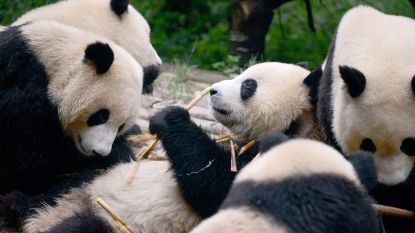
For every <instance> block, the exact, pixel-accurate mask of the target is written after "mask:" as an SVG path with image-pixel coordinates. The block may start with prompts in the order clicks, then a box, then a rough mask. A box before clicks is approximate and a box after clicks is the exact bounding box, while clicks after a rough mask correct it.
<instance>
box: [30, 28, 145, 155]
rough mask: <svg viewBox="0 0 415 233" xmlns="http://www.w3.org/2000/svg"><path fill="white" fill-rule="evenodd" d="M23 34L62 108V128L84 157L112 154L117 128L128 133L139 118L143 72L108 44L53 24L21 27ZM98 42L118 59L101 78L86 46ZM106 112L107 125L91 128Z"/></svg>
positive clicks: (103, 40)
mask: <svg viewBox="0 0 415 233" xmlns="http://www.w3.org/2000/svg"><path fill="white" fill-rule="evenodd" d="M22 31H23V36H24V37H26V38H27V40H28V44H29V46H30V48H31V49H32V50H33V51H34V52H35V54H36V56H37V57H38V59H39V60H40V61H41V62H42V63H43V64H44V66H45V68H46V71H47V73H48V75H49V78H50V83H49V86H48V91H49V96H50V97H51V100H52V103H54V104H55V105H56V106H57V107H58V113H59V117H60V120H61V124H62V127H63V128H64V129H65V131H66V132H67V133H68V134H69V135H71V136H72V138H73V139H74V140H75V142H76V144H77V146H78V149H79V150H81V152H83V153H84V154H86V155H92V150H95V151H101V152H102V153H103V154H102V155H106V154H108V151H110V149H111V145H112V143H113V141H114V139H115V136H116V135H117V134H116V132H117V131H118V128H119V127H120V126H121V125H122V124H124V123H125V127H124V129H128V128H130V127H131V126H132V125H133V124H134V123H135V122H136V119H137V118H138V114H139V108H140V105H141V89H142V85H143V84H142V77H143V71H142V68H141V66H140V65H139V64H138V63H137V62H136V61H135V60H134V58H133V57H131V55H130V54H129V53H127V52H126V51H125V50H124V49H122V48H121V47H119V46H118V45H117V44H115V43H113V42H111V41H110V40H108V39H105V38H102V37H100V36H98V35H96V34H94V33H90V32H87V31H84V30H80V29H77V28H73V27H70V26H66V25H63V24H60V23H57V22H54V21H36V22H34V23H31V24H28V25H24V26H22ZM97 41H100V42H103V43H107V44H109V45H110V47H111V49H112V50H113V53H114V57H115V58H114V62H113V64H112V66H111V67H110V69H109V70H108V71H107V72H106V73H104V74H101V75H97V74H96V69H95V66H94V65H93V64H90V63H88V62H87V61H85V58H84V53H85V49H86V48H87V46H88V45H89V44H92V43H95V42H97ZM102 108H106V109H108V110H109V111H110V116H109V120H108V121H107V122H106V123H105V124H103V125H101V126H100V127H92V128H91V127H89V126H88V125H87V124H86V121H87V119H88V117H89V116H90V115H92V114H93V113H95V112H96V111H98V110H100V109H102ZM114 132H115V133H114ZM120 133H122V132H120ZM81 138H82V143H80V139H81ZM81 144H82V145H81Z"/></svg>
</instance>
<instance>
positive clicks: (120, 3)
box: [111, 0, 129, 16]
mask: <svg viewBox="0 0 415 233" xmlns="http://www.w3.org/2000/svg"><path fill="white" fill-rule="evenodd" d="M128 4H129V1H128V0H111V9H112V11H114V13H115V14H117V15H118V16H121V15H122V14H124V12H126V11H127V10H128Z"/></svg>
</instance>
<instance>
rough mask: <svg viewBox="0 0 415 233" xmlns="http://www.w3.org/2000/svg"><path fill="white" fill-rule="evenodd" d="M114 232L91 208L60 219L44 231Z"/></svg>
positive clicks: (58, 232) (76, 232) (75, 232)
mask: <svg viewBox="0 0 415 233" xmlns="http://www.w3.org/2000/svg"><path fill="white" fill-rule="evenodd" d="M92 232H94V233H95V232H96V233H116V231H114V230H113V228H112V227H111V225H110V224H109V223H108V222H106V221H105V220H104V219H102V218H101V217H99V216H97V215H95V214H94V213H93V212H92V211H91V210H86V211H84V212H81V213H77V214H75V216H73V217H69V218H65V219H62V220H61V223H59V224H57V225H55V226H54V227H53V228H52V229H50V230H48V231H45V232H44V233H92Z"/></svg>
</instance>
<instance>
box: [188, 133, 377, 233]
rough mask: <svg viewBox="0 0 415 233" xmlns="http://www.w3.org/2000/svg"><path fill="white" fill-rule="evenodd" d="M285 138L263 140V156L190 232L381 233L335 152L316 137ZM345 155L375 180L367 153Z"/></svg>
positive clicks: (345, 164)
mask: <svg viewBox="0 0 415 233" xmlns="http://www.w3.org/2000/svg"><path fill="white" fill-rule="evenodd" d="M286 140H287V138H286V137H285V136H284V135H281V134H279V135H278V134H273V135H270V136H268V137H267V138H265V139H264V140H262V144H261V154H262V155H261V156H260V157H259V158H258V159H256V160H255V161H252V162H251V163H250V164H249V165H247V166H246V167H245V168H243V169H242V171H241V172H240V173H239V174H238V175H237V177H236V179H235V182H234V184H233V185H232V188H231V190H230V192H229V195H228V196H227V197H226V199H225V201H224V203H223V204H222V206H221V208H220V210H219V212H218V213H216V214H215V215H213V216H212V217H210V218H208V219H206V220H205V221H203V222H202V223H201V224H200V225H199V226H197V227H196V228H195V229H194V230H193V231H192V233H214V232H215V233H225V232H226V233H232V232H234V233H248V232H264V233H271V232H275V233H304V232H307V233H323V232H324V233H378V232H380V231H379V226H378V221H377V216H376V213H375V211H374V209H373V208H372V206H371V203H372V200H371V199H370V198H369V196H368V195H367V193H366V190H364V188H363V187H362V185H361V183H360V182H359V179H358V173H357V172H356V171H355V170H354V169H353V166H352V165H351V164H350V163H349V162H348V161H347V160H345V159H344V157H343V156H342V155H341V154H340V153H338V152H337V151H336V150H334V149H333V148H330V147H329V146H327V145H325V144H323V143H321V142H317V141H312V140H308V139H293V140H291V141H288V142H284V141H286ZM279 143H282V144H281V145H278V146H275V145H276V144H279ZM350 159H351V160H352V161H353V162H354V163H355V165H356V166H357V167H358V170H359V171H361V169H364V170H365V172H366V174H365V176H366V177H365V179H364V180H363V181H364V182H363V183H365V182H367V183H366V184H367V185H373V184H376V175H375V174H376V172H375V169H374V165H373V161H372V160H371V159H370V157H369V156H368V155H365V154H360V153H356V154H353V155H351V157H350ZM368 170H369V171H371V172H372V176H371V177H367V173H368V172H369V171H368Z"/></svg>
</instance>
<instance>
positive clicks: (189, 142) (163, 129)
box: [150, 107, 235, 217]
mask: <svg viewBox="0 0 415 233" xmlns="http://www.w3.org/2000/svg"><path fill="white" fill-rule="evenodd" d="M150 132H151V133H153V134H156V135H157V136H158V137H159V139H160V140H161V142H162V143H163V146H164V149H165V150H166V152H167V155H168V156H169V160H170V163H171V166H172V169H173V170H174V172H175V177H176V180H177V182H178V184H179V186H180V189H181V192H182V195H183V197H184V198H185V200H186V201H187V202H188V203H189V205H190V206H191V207H192V208H193V209H194V210H195V211H196V212H197V213H198V214H199V215H200V216H202V217H208V216H210V215H212V214H214V213H215V212H216V211H217V210H218V208H219V206H220V204H221V203H222V201H223V200H224V198H225V197H226V195H227V193H228V191H229V189H230V186H231V184H232V181H233V179H234V177H235V174H234V173H232V172H231V171H230V156H231V154H230V152H229V151H226V150H224V149H223V148H221V147H220V146H219V145H218V144H216V142H215V141H213V140H212V139H211V138H210V137H209V136H208V135H206V133H205V132H204V131H203V130H202V129H201V128H199V127H198V126H197V125H196V124H195V123H193V122H192V121H191V120H190V116H189V113H188V112H187V111H186V110H185V109H183V108H179V107H167V108H165V109H163V110H161V111H160V112H158V113H157V114H156V115H155V116H154V117H153V118H152V119H151V120H150Z"/></svg>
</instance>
